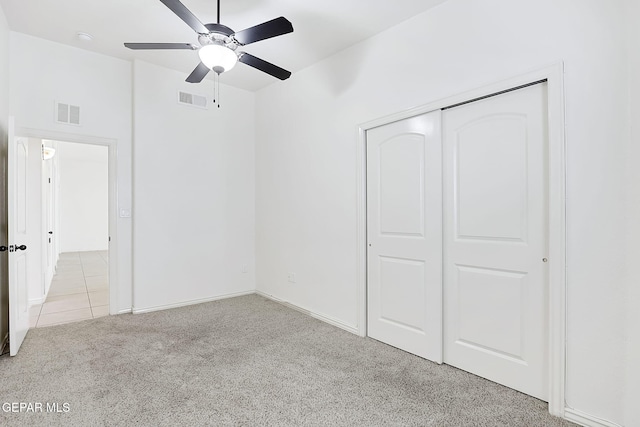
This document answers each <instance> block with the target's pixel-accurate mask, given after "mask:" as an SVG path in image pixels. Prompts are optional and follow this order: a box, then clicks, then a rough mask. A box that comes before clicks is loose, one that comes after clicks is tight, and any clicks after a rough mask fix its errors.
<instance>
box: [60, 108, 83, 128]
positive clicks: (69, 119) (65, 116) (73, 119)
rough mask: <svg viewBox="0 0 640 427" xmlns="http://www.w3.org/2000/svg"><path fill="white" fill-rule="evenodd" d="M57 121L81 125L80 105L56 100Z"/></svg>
mask: <svg viewBox="0 0 640 427" xmlns="http://www.w3.org/2000/svg"><path fill="white" fill-rule="evenodd" d="M56 122H58V123H64V124H66V125H76V126H80V107H79V106H77V105H71V104H64V103H62V102H56Z"/></svg>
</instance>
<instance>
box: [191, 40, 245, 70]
mask: <svg viewBox="0 0 640 427" xmlns="http://www.w3.org/2000/svg"><path fill="white" fill-rule="evenodd" d="M198 56H199V57H200V61H202V63H203V64H204V65H206V66H207V68H209V69H210V70H213V71H215V72H216V73H218V74H221V73H223V72H225V71H229V70H231V69H232V68H233V67H235V65H236V64H237V63H238V55H236V53H235V52H234V51H233V50H232V49H230V48H228V47H226V46H224V45H221V44H208V45H205V46H202V47H201V48H200V50H198Z"/></svg>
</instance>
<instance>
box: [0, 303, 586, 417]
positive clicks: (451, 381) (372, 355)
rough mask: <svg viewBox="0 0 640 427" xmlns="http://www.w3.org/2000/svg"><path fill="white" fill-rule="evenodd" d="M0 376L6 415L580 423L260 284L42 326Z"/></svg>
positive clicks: (2, 361) (1, 410) (1, 366)
mask: <svg viewBox="0 0 640 427" xmlns="http://www.w3.org/2000/svg"><path fill="white" fill-rule="evenodd" d="M0 384H1V387H2V392H1V393H2V394H1V396H2V397H1V398H0V404H2V407H0V425H3V426H5V425H6V426H57V425H59V426H102V425H104V426H129V425H139V426H219V425H222V426H227V425H229V426H230V425H234V426H261V425H270V426H410V425H411V426H510V427H513V426H527V427H533V426H544V427H549V426H569V425H573V424H571V423H568V422H566V421H562V420H560V419H557V418H553V417H551V416H550V415H549V414H548V412H547V405H546V403H544V402H541V401H539V400H536V399H534V398H532V397H529V396H526V395H524V394H521V393H518V392H516V391H514V390H511V389H508V388H506V387H502V386H500V385H497V384H495V383H492V382H490V381H486V380H484V379H482V378H479V377H476V376H474V375H471V374H468V373H466V372H463V371H460V370H458V369H455V368H452V367H449V366H446V365H442V366H438V365H436V364H433V363H431V362H428V361H425V360H423V359H420V358H418V357H415V356H413V355H411V354H408V353H405V352H403V351H400V350H398V349H395V348H393V347H390V346H387V345H385V344H382V343H379V342H377V341H374V340H371V339H363V338H359V337H357V336H355V335H352V334H350V333H348V332H345V331H342V330H340V329H337V328H335V327H332V326H330V325H327V324H325V323H323V322H320V321H318V320H315V319H313V318H310V317H308V316H305V315H304V314H301V313H298V312H296V311H294V310H291V309H289V308H286V307H284V306H282V305H279V304H277V303H274V302H271V301H268V300H266V299H264V298H262V297H259V296H255V295H251V296H246V297H239V298H233V299H228V300H223V301H218V302H212V303H207V304H200V305H196V306H190V307H184V308H179V309H173V310H166V311H161V312H155V313H149V314H140V315H121V316H111V317H103V318H99V319H93V320H87V321H83V322H79V323H74V324H68V325H60V326H52V327H49V328H42V329H33V330H31V331H30V332H29V334H28V336H27V338H26V340H25V342H24V344H23V346H22V349H21V350H20V353H19V355H18V356H17V357H14V358H10V357H8V356H3V357H1V358H0ZM12 402H16V403H19V402H23V403H28V402H31V403H32V404H33V405H32V409H33V410H35V411H36V412H35V413H34V412H10V411H11V409H12V408H11V406H10V405H8V404H10V403H12ZM37 403H40V404H42V408H41V410H42V412H39V411H37V408H38V407H37V405H35V404H37ZM47 404H49V408H48V409H49V410H50V412H47V406H46V405H47ZM56 404H57V405H56ZM65 404H66V405H65ZM28 409H29V408H28V407H26V408H25V410H28ZM7 410H9V412H6V411H7Z"/></svg>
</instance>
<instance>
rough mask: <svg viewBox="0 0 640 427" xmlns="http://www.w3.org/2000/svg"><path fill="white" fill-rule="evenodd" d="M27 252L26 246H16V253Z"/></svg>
mask: <svg viewBox="0 0 640 427" xmlns="http://www.w3.org/2000/svg"><path fill="white" fill-rule="evenodd" d="M26 250H27V245H20V246H18V245H16V252H17V251H26Z"/></svg>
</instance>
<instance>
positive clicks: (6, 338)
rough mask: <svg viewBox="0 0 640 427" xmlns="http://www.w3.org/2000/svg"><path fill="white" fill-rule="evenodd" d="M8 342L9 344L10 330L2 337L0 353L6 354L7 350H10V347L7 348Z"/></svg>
mask: <svg viewBox="0 0 640 427" xmlns="http://www.w3.org/2000/svg"><path fill="white" fill-rule="evenodd" d="M7 344H9V332H7V334H6V335H5V336H4V338H3V339H2V342H1V343H0V355H1V354H4V351H5V350H7V351H9V349H8V348H7Z"/></svg>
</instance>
